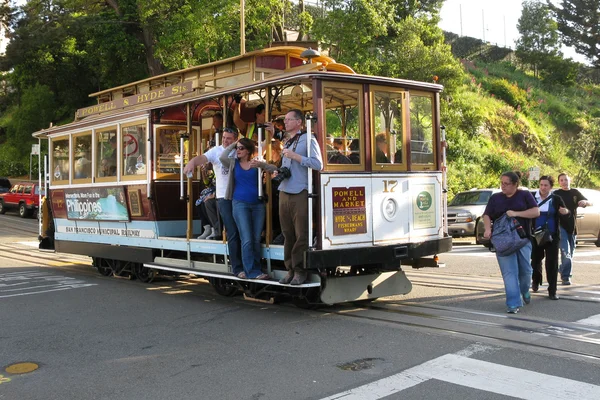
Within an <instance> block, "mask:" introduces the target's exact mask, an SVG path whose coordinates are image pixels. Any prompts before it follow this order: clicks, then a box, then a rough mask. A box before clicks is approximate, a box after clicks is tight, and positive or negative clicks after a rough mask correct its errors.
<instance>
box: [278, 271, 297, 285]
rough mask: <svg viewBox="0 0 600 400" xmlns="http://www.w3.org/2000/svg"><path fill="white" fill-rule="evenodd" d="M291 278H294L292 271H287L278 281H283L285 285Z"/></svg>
mask: <svg viewBox="0 0 600 400" xmlns="http://www.w3.org/2000/svg"><path fill="white" fill-rule="evenodd" d="M293 280H294V271H288V273H287V275H286V276H284V277H283V278H281V279H280V280H279V283H283V284H284V285H287V284H289V283H290V282H291V281H293Z"/></svg>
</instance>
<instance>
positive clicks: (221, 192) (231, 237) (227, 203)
mask: <svg viewBox="0 0 600 400" xmlns="http://www.w3.org/2000/svg"><path fill="white" fill-rule="evenodd" d="M238 136H239V133H238V131H237V129H235V128H224V129H223V136H222V139H223V143H221V145H220V146H215V147H213V148H212V149H210V150H208V151H207V152H206V153H204V154H200V155H198V156H196V157H194V158H192V159H191V160H190V161H189V162H188V163H187V165H186V166H185V168H184V169H183V173H184V174H186V175H187V174H189V173H193V172H194V170H195V169H196V167H199V166H202V165H205V164H206V163H209V162H210V163H212V165H213V170H214V172H215V179H216V185H215V186H216V191H215V194H216V197H217V207H218V209H219V214H220V215H221V218H222V219H223V225H225V231H226V232H227V247H228V248H229V261H230V262H231V269H232V272H233V274H234V275H235V276H237V275H238V274H239V273H240V272H242V271H243V270H244V269H243V267H242V259H241V247H240V246H241V244H240V235H239V233H238V230H237V226H236V224H235V221H234V220H233V213H232V202H231V200H226V199H225V193H226V192H227V185H228V183H229V169H227V168H222V166H221V162H220V161H219V157H220V156H221V154H222V153H223V151H224V150H225V148H226V147H227V146H229V145H230V144H232V143H233V142H235V141H236V140H237V139H238Z"/></svg>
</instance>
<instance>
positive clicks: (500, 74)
mask: <svg viewBox="0 0 600 400" xmlns="http://www.w3.org/2000/svg"><path fill="white" fill-rule="evenodd" d="M470 42H471V49H472V50H471V51H469V50H468V46H466V45H464V44H463V45H462V46H456V50H455V45H454V44H453V51H455V53H458V54H457V55H467V56H468V57H469V58H470V59H471V60H469V59H466V58H463V59H462V63H463V66H464V68H465V71H466V72H467V79H466V82H465V84H464V85H463V86H462V87H461V88H460V89H459V90H458V91H457V92H456V93H453V94H452V95H451V96H447V97H446V100H447V102H446V104H445V105H444V106H443V114H442V122H443V124H445V125H446V127H447V133H448V142H449V147H448V158H449V186H450V192H451V193H450V195H451V196H452V195H453V194H454V193H456V192H458V191H461V190H465V189H470V188H473V187H496V186H498V180H499V175H500V174H501V173H502V172H503V171H506V170H519V171H521V172H522V173H523V176H524V178H525V179H524V182H523V184H524V185H526V186H530V187H536V186H537V184H536V183H535V182H528V180H527V179H526V176H527V175H526V173H527V171H528V169H529V168H530V167H534V166H538V167H540V169H541V173H542V174H550V175H554V176H555V177H556V176H557V175H558V173H559V172H562V171H566V172H568V173H569V174H570V175H571V176H573V177H576V176H577V175H578V174H579V173H580V172H584V171H585V172H587V171H588V170H590V169H591V172H589V173H587V174H586V176H585V177H583V178H582V179H581V180H580V182H577V184H578V185H580V186H586V187H598V186H600V173H599V172H598V171H597V166H596V163H594V165H593V166H592V167H591V168H590V165H589V164H588V163H586V162H584V160H586V159H587V158H588V157H591V155H589V154H586V151H587V152H588V153H589V150H590V149H589V148H585V146H586V145H585V144H582V143H578V138H579V137H580V136H581V135H582V132H586V129H589V124H590V121H591V120H592V119H593V118H600V86H599V85H597V84H593V83H578V84H575V85H574V86H572V87H568V86H559V85H548V84H545V83H544V82H543V81H541V80H540V79H537V78H535V77H533V76H532V75H531V74H528V73H526V72H524V71H523V70H520V69H518V68H517V67H516V66H515V65H514V64H513V63H511V62H510V61H507V59H509V58H510V57H511V55H510V53H507V52H506V51H503V49H500V50H493V49H492V50H490V48H494V46H483V44H481V43H479V44H478V43H477V41H473V40H470ZM496 49H498V48H496ZM494 59H495V60H494ZM579 80H580V81H588V82H589V81H590V79H588V78H587V77H585V79H584V75H582V74H580V79H579ZM588 147H589V146H588ZM582 169H583V171H582Z"/></svg>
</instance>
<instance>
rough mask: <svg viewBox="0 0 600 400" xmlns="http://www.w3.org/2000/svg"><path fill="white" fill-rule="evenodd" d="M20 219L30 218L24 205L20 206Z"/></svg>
mask: <svg viewBox="0 0 600 400" xmlns="http://www.w3.org/2000/svg"><path fill="white" fill-rule="evenodd" d="M19 217H21V218H27V217H29V210H28V209H27V207H26V206H25V204H24V203H21V204H19Z"/></svg>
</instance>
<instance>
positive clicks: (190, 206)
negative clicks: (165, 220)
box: [181, 103, 194, 256]
mask: <svg viewBox="0 0 600 400" xmlns="http://www.w3.org/2000/svg"><path fill="white" fill-rule="evenodd" d="M185 111H186V116H187V118H186V120H187V127H186V130H187V132H186V135H187V139H188V140H189V142H188V160H191V159H192V135H193V134H194V131H193V130H192V104H191V103H186V104H185ZM184 144H185V143H184ZM184 164H185V147H184V146H182V148H181V173H182V175H183V166H184ZM193 176H194V174H193V173H192V174H189V175H188V176H187V177H186V178H187V199H186V201H187V213H186V214H187V229H186V238H187V240H190V239H191V238H192V235H193V233H194V203H193V201H194V193H193V186H192V178H193ZM188 256H189V252H188Z"/></svg>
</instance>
